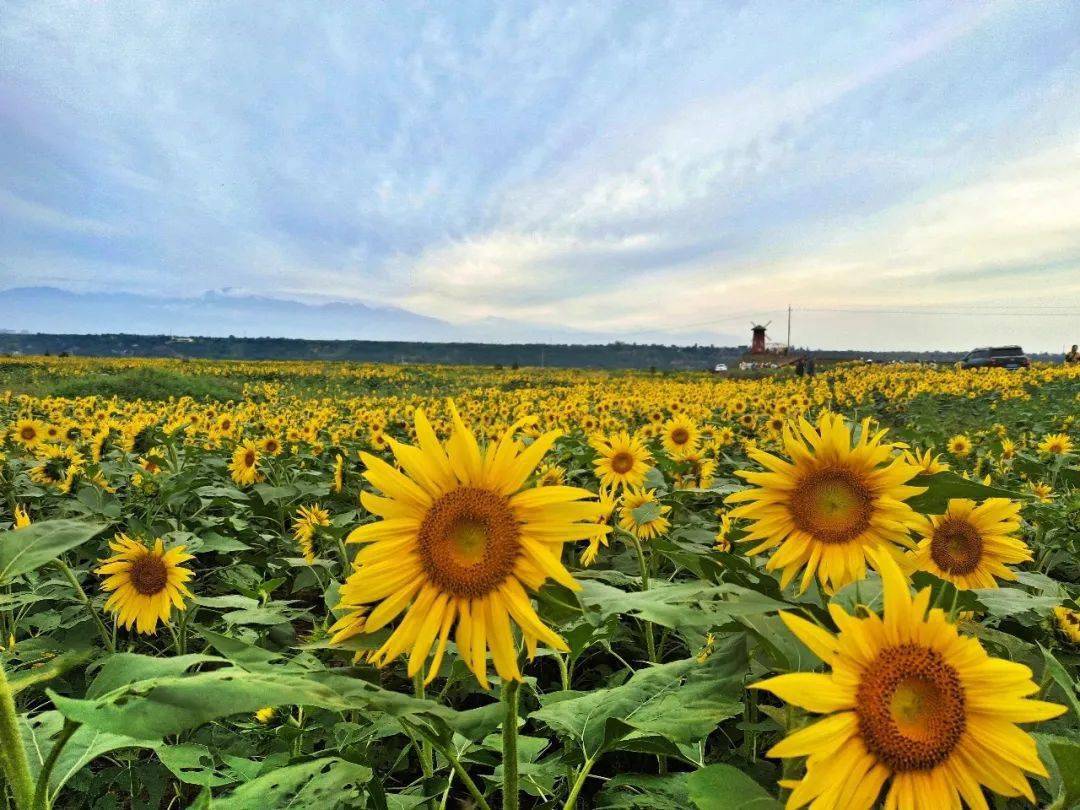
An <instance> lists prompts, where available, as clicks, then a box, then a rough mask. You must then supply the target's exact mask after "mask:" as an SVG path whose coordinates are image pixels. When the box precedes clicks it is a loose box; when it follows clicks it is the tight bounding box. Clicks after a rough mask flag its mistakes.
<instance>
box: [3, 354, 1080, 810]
mask: <svg viewBox="0 0 1080 810" xmlns="http://www.w3.org/2000/svg"><path fill="white" fill-rule="evenodd" d="M1078 413H1080V367H1078V366H1072V367H1064V366H1034V367H1032V368H1031V369H1029V370H1023V371H1019V372H1006V371H1003V370H982V371H977V372H971V371H959V370H956V369H952V368H929V367H922V366H916V365H890V366H872V365H843V366H839V367H837V368H835V369H831V370H829V371H827V372H824V373H821V374H818V375H817V376H815V377H813V378H796V377H794V376H784V375H778V376H772V377H765V378H760V379H751V378H745V379H738V378H732V379H728V378H721V377H717V376H710V375H704V374H695V373H679V374H657V373H643V372H641V373H639V372H611V373H606V372H603V373H602V372H588V371H573V370H559V369H521V370H511V369H501V368H494V369H493V368H476V367H465V368H450V367H436V366H364V365H349V364H334V363H317V362H311V363H299V362H280V363H277V362H258V363H255V362H239V361H238V362H228V361H181V360H154V361H151V360H127V359H123V360H104V359H102V360H89V359H78V358H4V359H0V431H2V434H0V435H2V443H0V492H2V499H0V640H2V651H0V662H2V665H3V666H2V672H3V676H4V677H3V678H2V679H0V748H2V756H0V764H2V767H3V776H4V779H3V782H4V789H3V790H4V792H5V796H6V806H8V807H15V808H18V810H28V809H29V808H47V807H72V808H128V807H131V808H166V807H167V808H186V807H192V808H259V810H271V809H272V808H285V807H289V808H307V807H310V808H334V807H343V808H344V807H349V808H353V807H362V808H414V807H417V808H445V807H448V808H458V807H462V808H496V807H500V806H501V807H504V808H518V807H537V808H540V807H543V808H564V807H565V808H573V807H583V808H584V807H595V808H649V810H666V809H667V808H672V809H673V810H674V809H677V810H687V808H699V809H700V810H713V809H716V810H725V809H726V808H754V810H767V809H768V808H779V807H784V806H787V807H803V806H809V807H812V808H815V810H819V809H820V808H856V809H857V808H871V807H878V806H881V807H886V808H903V809H904V810H913V809H915V808H918V809H919V810H924V809H925V808H946V809H947V808H961V807H971V808H989V807H993V808H1010V807H1026V806H1038V807H1050V808H1057V810H1068V808H1072V807H1075V806H1078V805H1080V695H1078V693H1077V680H1078V673H1080V423H1078V421H1077V414H1078Z"/></svg>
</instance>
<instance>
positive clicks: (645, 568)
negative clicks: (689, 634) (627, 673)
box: [627, 533, 658, 664]
mask: <svg viewBox="0 0 1080 810" xmlns="http://www.w3.org/2000/svg"><path fill="white" fill-rule="evenodd" d="M627 536H628V537H629V538H630V542H631V543H632V544H633V546H634V551H636V552H637V558H638V566H639V567H640V569H641V590H643V591H647V590H649V564H648V563H647V562H646V560H645V550H644V549H643V548H642V547H641V541H640V540H638V539H637V537H635V536H634V535H633V534H629V533H628V534H627ZM641 626H642V630H643V632H644V634H645V650H646V652H647V653H648V656H649V663H652V664H655V663H658V662H657V660H656V640H655V639H654V638H653V626H652V622H650V621H644V620H642V622H641Z"/></svg>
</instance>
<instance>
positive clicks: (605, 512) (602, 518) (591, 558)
mask: <svg viewBox="0 0 1080 810" xmlns="http://www.w3.org/2000/svg"><path fill="white" fill-rule="evenodd" d="M598 498H599V502H600V506H601V507H602V511H601V512H600V514H599V515H598V516H597V518H596V522H597V523H599V524H600V525H602V526H610V525H611V518H612V516H613V515H614V514H615V509H616V508H617V507H618V505H619V503H618V501H616V500H615V498H613V497H612V495H611V493H610V492H609V491H608V490H605V489H603V488H602V487H601V489H600V493H599V495H598ZM607 544H608V536H607V535H606V534H599V535H597V536H596V537H593V538H592V539H590V540H589V546H588V548H586V549H585V550H584V551H582V552H581V564H582V565H583V566H585V567H586V568H588V567H589V566H590V565H592V564H593V563H594V562H596V555H597V554H599V553H600V546H601V545H603V546H604V548H607Z"/></svg>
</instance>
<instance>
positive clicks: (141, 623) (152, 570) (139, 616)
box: [95, 534, 194, 633]
mask: <svg viewBox="0 0 1080 810" xmlns="http://www.w3.org/2000/svg"><path fill="white" fill-rule="evenodd" d="M109 548H111V549H112V550H113V551H115V552H116V553H115V554H114V555H113V556H112V557H109V559H107V560H104V561H103V565H101V567H99V568H98V569H97V570H96V571H95V573H97V574H100V575H101V576H104V577H106V579H105V581H104V582H103V583H101V587H102V588H103V589H104V590H106V591H112V595H111V596H109V598H108V600H107V601H106V602H105V609H106V610H107V611H109V612H110V613H113V614H115V615H116V621H117V622H118V623H119V624H122V625H124V627H125V628H126V629H128V630H130V629H131V626H132V625H135V626H136V629H137V630H138V631H139V632H140V633H154V632H155V631H156V630H157V624H158V620H161V621H163V622H167V621H168V620H169V614H170V613H171V612H172V609H173V607H174V606H175V607H176V609H177V610H184V609H185V606H184V597H185V596H191V591H189V590H188V588H187V585H186V584H185V583H186V582H187V581H188V580H189V579H191V577H192V576H194V574H192V572H191V571H189V570H188V569H187V568H183V567H182V566H181V563H184V562H187V561H188V560H190V559H193V557H192V555H191V554H186V553H184V546H176V547H175V548H171V549H169V550H168V551H166V550H165V543H164V541H162V539H161V538H160V537H159V538H158V539H156V540H155V541H154V546H153V548H147V547H146V546H145V545H143V544H142V543H140V542H139V541H138V540H132V539H131V538H130V537H128V536H127V535H126V534H118V535H116V537H114V538H113V540H112V542H110V543H109Z"/></svg>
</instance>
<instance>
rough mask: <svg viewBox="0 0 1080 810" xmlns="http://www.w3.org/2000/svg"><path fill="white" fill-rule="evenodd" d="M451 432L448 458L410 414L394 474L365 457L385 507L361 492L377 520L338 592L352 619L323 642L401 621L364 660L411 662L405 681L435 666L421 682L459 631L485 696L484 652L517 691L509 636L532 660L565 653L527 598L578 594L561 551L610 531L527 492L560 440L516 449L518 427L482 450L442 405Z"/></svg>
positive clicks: (594, 508) (559, 502) (570, 502)
mask: <svg viewBox="0 0 1080 810" xmlns="http://www.w3.org/2000/svg"><path fill="white" fill-rule="evenodd" d="M449 408H450V413H451V418H452V423H453V431H452V433H451V435H450V438H449V441H447V442H446V445H445V447H444V446H443V444H442V443H441V442H440V441H439V439H438V437H437V436H436V434H435V431H434V429H433V428H432V427H431V424H430V423H429V422H428V420H427V417H426V416H425V415H424V413H423V411H420V410H417V411H416V435H417V441H418V444H417V445H409V444H404V443H401V442H398V441H395V440H393V439H390V440H389V442H390V448H391V450H392V451H393V453H394V457H395V458H396V460H397V462H398V464H399V465H400V466H401V470H398V469H395V468H394V467H392V466H391V465H389V464H387V463H386V462H385V461H383V460H382V459H380V458H377V457H375V456H373V455H371V454H369V453H364V454H362V459H363V461H364V464H365V466H366V467H367V470H366V472H365V473H364V477H365V478H366V479H367V480H368V481H369V482H370V483H371V484H373V485H374V486H375V487H377V488H378V489H379V490H380V491H381V492H382V495H374V494H372V493H370V492H366V491H365V492H361V495H360V500H361V503H362V504H363V505H364V507H365V508H366V509H367V510H368V511H369V512H372V513H374V514H375V515H377V516H378V517H379V518H381V520H378V521H376V522H374V523H370V524H367V525H364V526H361V527H359V528H358V529H355V530H354V531H353V532H352V533H351V534H350V535H349V538H348V540H349V542H352V543H363V544H364V547H363V548H362V549H360V551H359V552H358V553H357V555H356V559H355V561H354V566H355V567H354V571H353V573H352V575H350V576H349V578H348V580H347V581H346V582H345V584H344V585H343V586H342V587H341V599H342V602H341V606H342V607H343V608H346V609H348V610H349V613H348V614H347V615H346V616H345V617H344V618H343V619H342V620H341V621H339V622H338V623H337V624H336V625H335V626H334V627H333V628H331V630H332V631H333V632H334V633H335V636H334V637H335V638H337V639H340V638H342V637H343V635H342V634H343V633H344V632H346V631H347V630H348V627H349V626H348V622H350V621H352V620H353V618H354V617H357V616H360V615H361V611H362V610H363V609H364V607H365V606H368V605H374V607H373V608H372V609H371V612H370V613H368V614H367V615H366V617H363V621H364V632H369V633H373V632H375V631H377V630H379V629H380V628H382V627H384V626H386V625H387V624H388V623H390V622H391V621H393V620H394V619H396V618H397V617H398V616H399V615H401V614H402V612H404V614H405V615H404V617H403V618H402V620H401V621H400V622H399V623H398V625H397V628H396V629H395V630H394V632H393V633H391V635H390V637H389V638H388V639H387V640H386V642H385V643H384V644H383V645H382V647H380V648H379V649H378V650H376V651H375V652H374V653H373V654H372V656H371V660H372V661H373V662H374V663H375V664H376V665H377V666H385V665H386V664H388V663H389V662H391V661H393V660H394V659H396V658H397V657H398V656H400V655H401V654H402V653H404V652H406V651H409V664H408V672H409V674H410V675H415V674H416V673H418V672H420V671H422V670H423V668H424V665H425V662H426V661H427V658H428V655H429V654H430V653H431V651H432V650H433V649H434V657H433V660H432V662H431V665H430V667H429V668H428V675H427V680H431V679H433V678H434V677H435V675H436V674H437V673H438V670H439V665H440V663H441V662H442V658H443V654H444V652H445V650H446V643H447V641H448V640H449V637H450V632H451V629H453V628H454V627H455V625H456V636H455V641H456V642H457V647H458V650H459V651H460V652H461V655H462V658H463V659H464V660H465V663H466V665H467V666H468V667H469V668H470V669H471V670H472V672H473V673H474V674H475V675H476V677H477V679H478V680H479V681H480V684H481V685H482V686H483V687H484V688H487V686H488V679H487V668H488V663H487V658H488V651H489V650H490V652H491V657H492V659H493V661H494V664H495V670H496V672H498V674H499V677H501V678H503V679H508V680H509V679H513V680H520V679H521V673H520V671H519V669H518V663H517V647H516V644H515V642H514V636H513V632H512V630H511V626H512V624H517V625H518V627H520V628H521V630H522V635H523V637H524V640H525V645H526V648H527V650H528V652H529V655H530V657H532V656H533V655H535V652H536V645H537V642H538V641H543V642H544V643H546V644H547V645H548V646H550V647H553V648H555V649H557V650H562V651H565V650H566V649H567V646H566V642H565V641H563V639H562V638H560V637H559V636H558V635H556V634H555V633H554V632H553V631H552V630H551V629H550V628H548V627H547V626H546V625H545V624H544V623H543V622H542V621H541V620H540V617H539V616H538V615H537V614H536V611H535V610H534V609H533V607H532V604H531V603H530V600H529V596H528V591H527V590H526V589H528V590H533V591H535V590H537V589H538V588H539V587H540V586H541V585H542V584H543V583H544V581H545V580H547V579H549V578H550V579H554V580H556V581H557V582H559V583H561V584H562V585H565V586H566V587H568V588H572V589H575V590H576V589H577V588H579V587H580V586H579V585H578V584H577V581H576V580H575V579H574V578H573V576H572V575H571V574H570V572H569V571H567V570H566V568H565V567H564V566H563V564H562V562H561V561H560V557H561V555H562V547H563V544H564V543H566V542H572V541H575V540H591V539H592V538H595V537H597V536H599V535H602V534H605V533H606V532H608V531H610V529H609V527H607V526H604V525H602V524H600V523H597V522H596V519H597V518H598V517H599V516H600V514H601V512H602V511H603V506H602V505H600V504H598V503H597V502H596V501H594V500H592V497H593V495H592V493H590V492H589V491H587V490H584V489H579V488H577V487H568V486H554V487H527V482H528V481H529V479H530V478H531V477H532V474H533V471H534V470H535V469H536V467H537V465H538V464H540V462H541V461H542V460H543V457H544V455H545V454H546V453H547V451H548V450H550V449H551V446H552V445H553V444H554V443H555V440H556V439H557V438H558V437H559V435H560V434H559V432H558V431H551V432H548V433H544V434H543V435H541V436H539V437H538V438H537V439H536V440H535V441H533V442H532V444H530V445H529V446H528V447H525V448H524V449H522V446H521V443H520V442H519V441H518V439H517V438H516V433H517V432H518V430H519V429H520V428H521V427H522V426H524V425H525V424H527V423H529V422H531V421H532V420H531V419H528V418H526V419H522V420H519V421H518V422H515V423H514V424H513V425H511V426H510V428H509V429H507V430H506V431H505V432H504V434H503V435H502V438H501V439H499V440H498V441H497V442H492V443H490V444H488V445H487V447H486V448H485V449H483V450H481V448H480V445H479V444H478V443H477V441H476V437H475V435H474V434H473V433H472V432H471V431H470V430H469V429H468V428H466V427H465V424H464V422H463V421H462V419H461V416H460V414H459V413H458V411H457V408H455V407H454V404H453V403H452V402H451V403H449Z"/></svg>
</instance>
